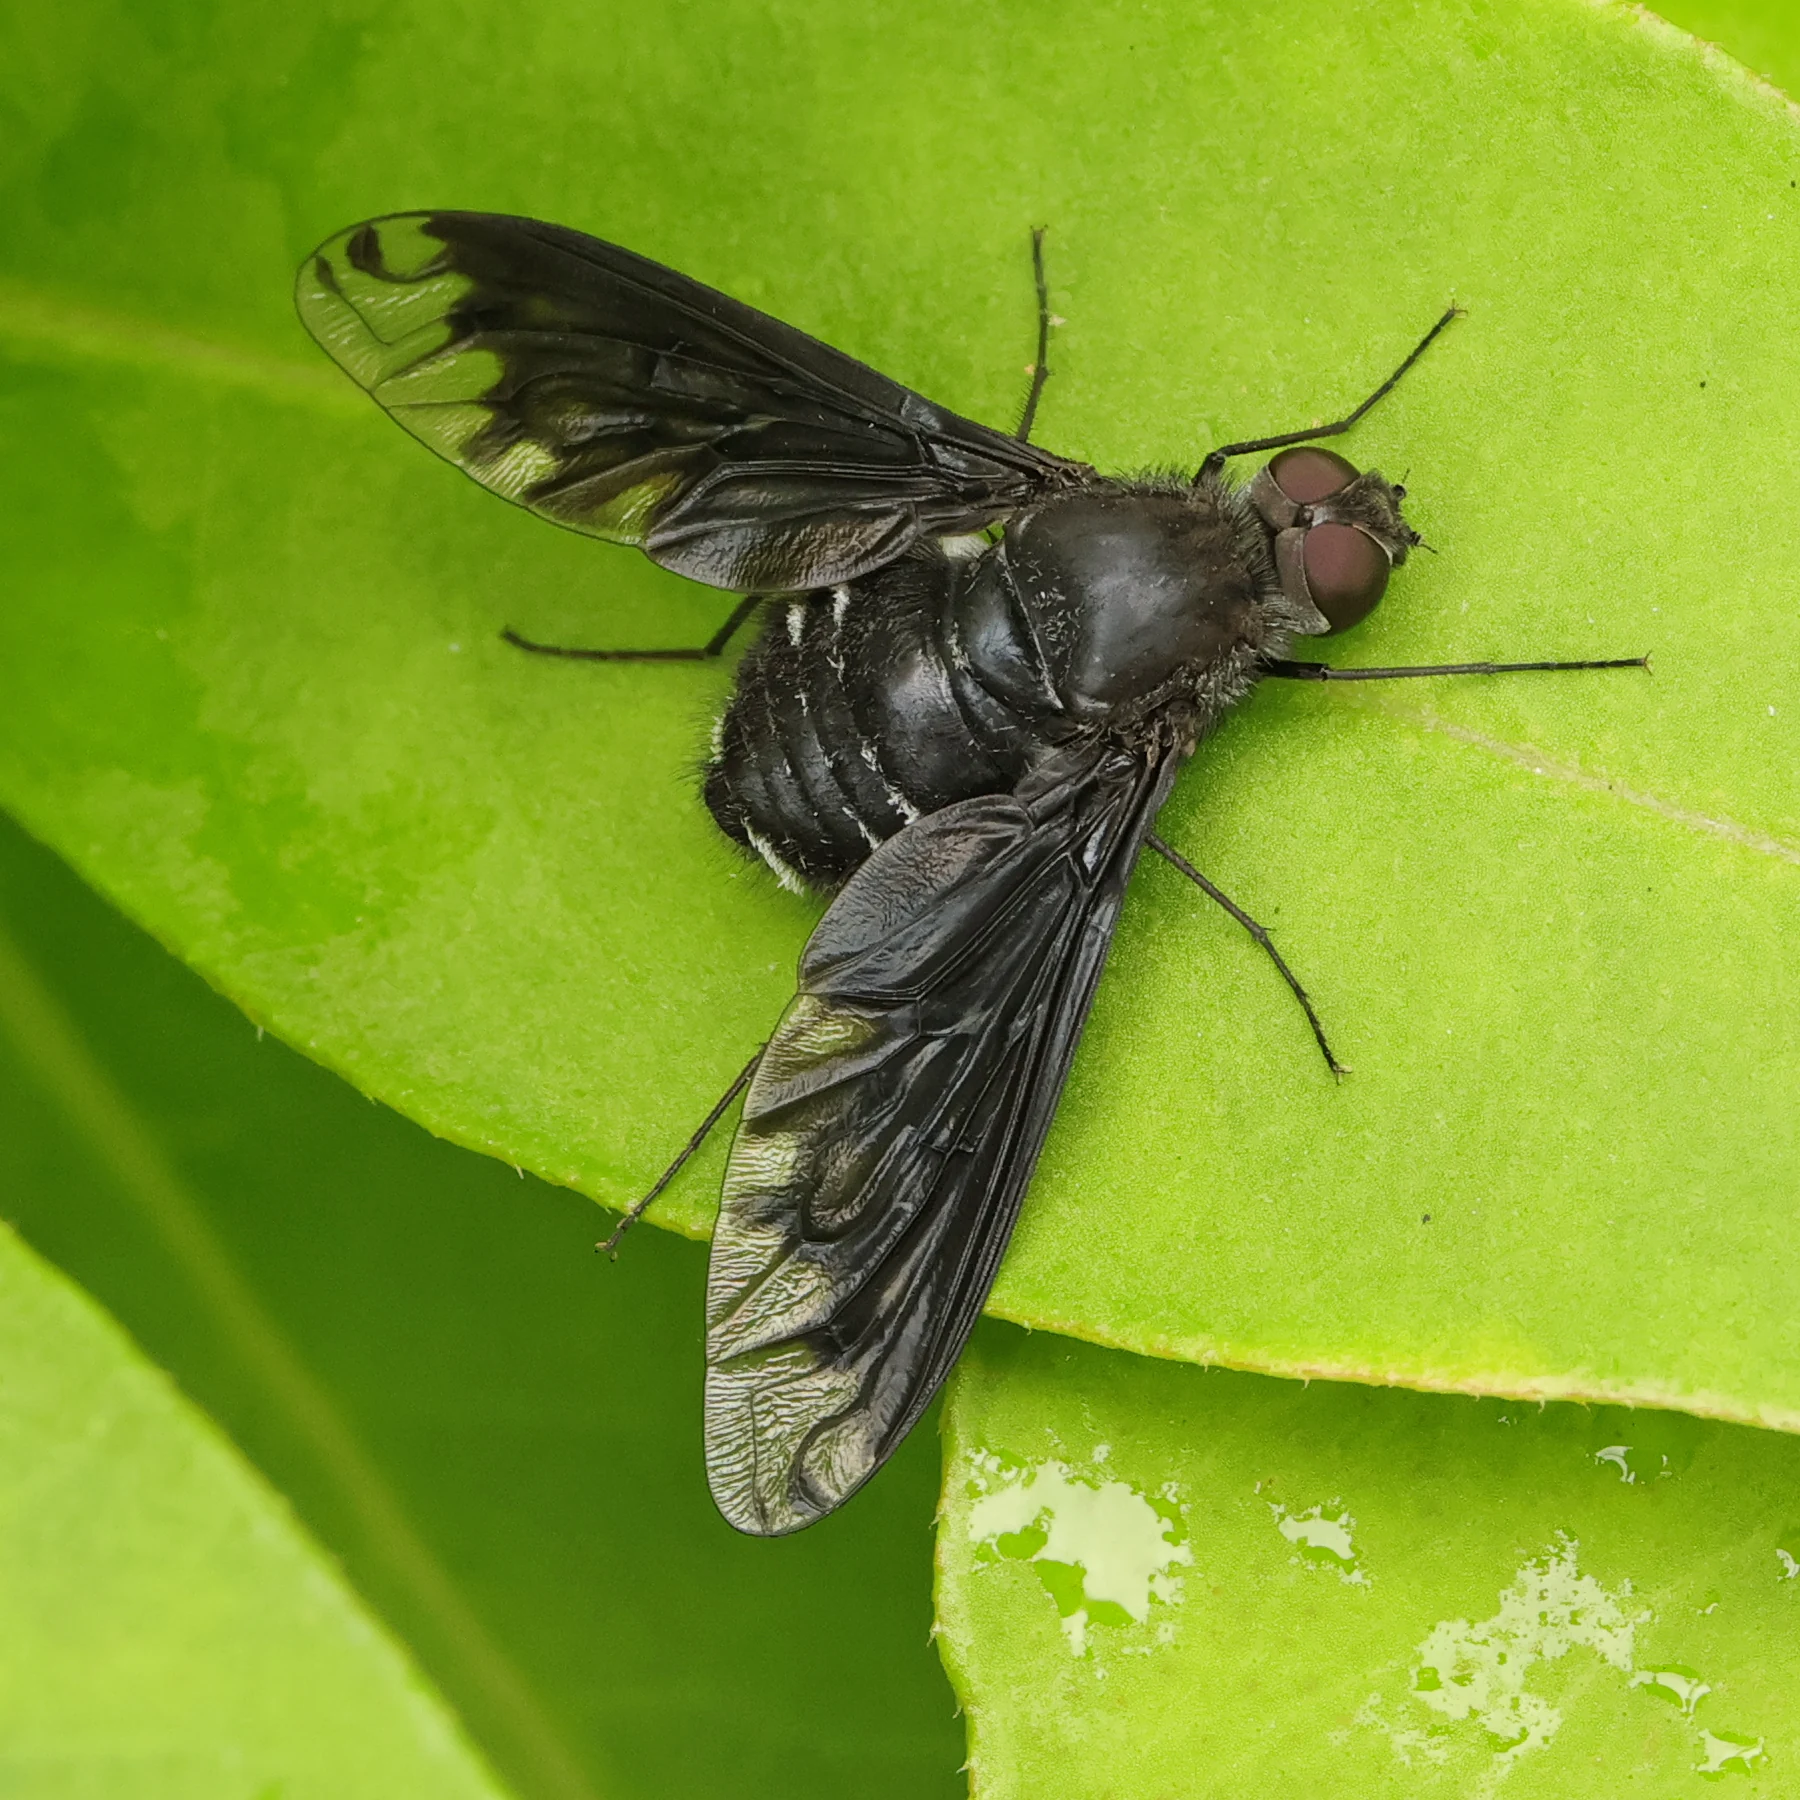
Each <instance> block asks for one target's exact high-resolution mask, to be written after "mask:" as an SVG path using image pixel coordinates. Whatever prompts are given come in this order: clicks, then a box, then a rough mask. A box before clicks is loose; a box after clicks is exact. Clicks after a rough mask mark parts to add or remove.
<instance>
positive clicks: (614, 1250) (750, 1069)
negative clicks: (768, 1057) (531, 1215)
mask: <svg viewBox="0 0 1800 1800" xmlns="http://www.w3.org/2000/svg"><path fill="white" fill-rule="evenodd" d="M767 1048H768V1045H767V1044H764V1045H763V1046H762V1047H761V1048H760V1049H758V1051H757V1052H756V1054H755V1055H754V1056H753V1057H751V1059H750V1060H749V1061H748V1062H747V1063H745V1064H744V1067H743V1069H742V1071H741V1072H740V1073H739V1075H738V1077H737V1079H736V1080H735V1081H733V1082H732V1084H731V1086H730V1087H728V1088H727V1089H726V1090H725V1091H724V1093H722V1094H721V1095H720V1096H719V1099H718V1103H717V1105H715V1106H714V1107H713V1109H712V1111H711V1112H709V1113H708V1114H707V1115H706V1117H705V1118H704V1119H702V1120H701V1121H700V1129H699V1130H698V1131H696V1132H695V1133H694V1135H693V1136H692V1137H691V1138H689V1139H688V1141H687V1142H686V1143H685V1144H683V1145H682V1147H681V1149H680V1151H679V1153H678V1154H677V1155H676V1158H675V1160H674V1161H673V1162H672V1163H670V1164H669V1166H668V1167H667V1168H666V1169H664V1170H663V1172H662V1173H661V1174H660V1175H659V1176H657V1178H656V1185H655V1186H654V1187H653V1188H652V1189H651V1190H650V1191H649V1193H647V1194H646V1195H645V1196H644V1197H643V1199H641V1200H640V1201H638V1203H637V1204H636V1205H635V1206H634V1207H632V1209H631V1211H630V1212H628V1213H627V1214H626V1215H625V1216H624V1218H622V1219H621V1220H620V1221H619V1223H618V1224H617V1226H615V1227H614V1229H613V1234H612V1236H611V1237H609V1238H608V1239H607V1240H606V1241H605V1242H604V1243H601V1244H596V1245H595V1246H594V1248H595V1249H596V1250H604V1251H605V1252H606V1254H607V1255H608V1256H610V1257H612V1258H613V1259H614V1260H615V1261H617V1259H618V1255H619V1240H620V1239H621V1238H622V1237H624V1235H625V1234H626V1232H628V1231H629V1230H630V1229H631V1228H632V1226H634V1225H635V1224H636V1223H637V1222H638V1220H639V1219H641V1218H642V1217H643V1216H644V1214H645V1213H647V1212H648V1211H649V1210H650V1208H651V1207H652V1206H653V1205H654V1204H655V1203H656V1201H657V1200H658V1199H659V1198H660V1197H661V1195H662V1191H663V1189H664V1188H666V1187H667V1186H668V1185H669V1183H670V1182H671V1181H673V1180H674V1179H675V1177H676V1176H677V1175H679V1174H680V1173H681V1171H682V1170H683V1169H684V1168H686V1166H687V1164H688V1162H689V1161H690V1160H691V1159H692V1157H693V1156H694V1154H695V1152H697V1151H698V1150H699V1148H700V1146H701V1145H702V1144H704V1143H705V1142H706V1140H707V1138H708V1137H709V1136H710V1135H711V1133H712V1128H713V1127H714V1126H715V1125H716V1124H718V1122H719V1121H720V1120H721V1119H722V1118H724V1116H725V1109H726V1107H728V1106H729V1105H730V1104H731V1103H732V1101H734V1100H735V1099H736V1098H737V1097H738V1095H739V1094H741V1093H742V1092H743V1091H744V1089H745V1088H747V1087H748V1086H749V1085H750V1077H751V1076H752V1075H754V1074H755V1073H756V1065H757V1064H758V1063H759V1062H761V1061H762V1053H763V1051H764V1050H766V1049H767Z"/></svg>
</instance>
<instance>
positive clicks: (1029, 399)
mask: <svg viewBox="0 0 1800 1800" xmlns="http://www.w3.org/2000/svg"><path fill="white" fill-rule="evenodd" d="M1031 273H1032V275H1033V277H1034V278H1035V279H1036V281H1037V312H1038V339H1037V361H1036V362H1034V363H1033V364H1032V365H1031V392H1030V393H1029V394H1027V395H1026V397H1025V413H1024V416H1023V417H1022V418H1021V419H1020V420H1019V429H1018V431H1017V432H1016V433H1015V434H1014V435H1015V436H1017V438H1018V440H1019V442H1020V443H1021V444H1028V443H1030V442H1031V427H1032V424H1033V423H1034V421H1035V420H1036V418H1037V409H1038V399H1039V396H1040V395H1042V393H1043V391H1044V383H1045V382H1046V381H1048V380H1049V379H1050V361H1049V358H1050V283H1049V282H1048V281H1047V280H1046V279H1045V276H1044V227H1043V226H1042V225H1034V226H1033V227H1032V230H1031ZM1058 322H1059V323H1060V321H1058Z"/></svg>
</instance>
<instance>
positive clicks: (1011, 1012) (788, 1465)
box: [706, 746, 1178, 1536]
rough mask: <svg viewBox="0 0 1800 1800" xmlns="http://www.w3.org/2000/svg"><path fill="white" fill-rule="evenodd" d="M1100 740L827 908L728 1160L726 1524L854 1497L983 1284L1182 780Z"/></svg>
mask: <svg viewBox="0 0 1800 1800" xmlns="http://www.w3.org/2000/svg"><path fill="white" fill-rule="evenodd" d="M1177 760H1178V758H1177V757H1176V755H1175V754H1173V753H1170V754H1169V755H1167V756H1165V757H1163V758H1161V759H1160V760H1159V761H1155V762H1151V763H1146V762H1145V761H1144V760H1143V759H1142V758H1141V757H1136V756H1132V755H1129V754H1127V753H1125V752H1123V751H1110V750H1096V749H1095V748H1093V747H1092V746H1088V747H1084V748H1081V749H1079V750H1074V751H1070V752H1065V753H1062V754H1061V755H1059V757H1057V758H1056V759H1053V760H1052V761H1051V762H1050V763H1048V764H1046V765H1045V766H1044V768H1043V769H1042V770H1041V771H1040V772H1039V774H1038V775H1036V776H1034V777H1033V778H1031V779H1030V780H1028V781H1027V782H1026V783H1025V784H1024V785H1023V786H1021V787H1020V788H1019V790H1018V791H1017V792H1016V793H1013V794H1010V795H993V796H984V797H982V798H979V799H974V800H965V801H962V802H959V803H958V804H957V805H954V806H949V807H946V808H944V809H943V810H942V811H941V812H935V813H931V814H928V815H927V816H926V817H924V818H922V819H919V820H917V821H916V822H915V823H913V824H911V825H909V826H907V828H906V829H905V830H904V831H902V832H900V833H899V834H898V835H897V836H895V837H893V838H890V839H889V840H888V841H887V842H886V843H884V844H883V845H882V846H881V848H880V849H878V850H877V851H876V852H875V853H874V854H873V855H872V856H871V857H870V858H869V860H868V861H867V862H866V863H864V864H863V866H862V867H861V868H860V869H859V870H858V871H857V873H856V874H855V875H854V876H853V877H852V878H851V880H850V882H849V884H848V886H846V887H845V888H844V889H843V891H842V892H841V893H840V894H839V895H838V897H837V899H836V900H835V901H834V902H833V903H832V906H831V909H830V911H829V912H827V913H826V915H825V917H824V918H823V919H822V920H821V921H820V923H819V927H818V929H817V930H816V931H815V932H814V933H813V936H812V941H811V942H810V943H809V944H808V945H807V947H806V952H805V955H804V956H803V957H802V959H801V963H800V990H799V993H798V994H797V995H796V996H795V998H794V1000H793V1003H792V1004H791V1005H790V1006H789V1008H788V1010H787V1013H786V1015H785V1016H784V1017H783V1019H782V1021H781V1024H780V1026H779V1027H778V1028H777V1030H776V1032H775V1035H774V1037H773V1038H772V1039H771V1040H770V1043H769V1047H768V1049H767V1050H766V1051H764V1053H763V1057H762V1060H761V1062H760V1064H759V1065H758V1067H757V1071H756V1076H755V1079H754V1080H753V1081H752V1082H751V1084H750V1092H749V1097H748V1099H747V1100H746V1102H745V1106H744V1117H743V1123H742V1124H741V1125H740V1127H739V1129H738V1134H737V1137H736V1140H735V1141H734V1143H733V1144H732V1148H731V1161H730V1164H729V1167H728V1168H727V1171H726V1175H725V1188H724V1194H723V1197H722V1200H721V1202H720V1210H719V1222H718V1226H717V1228H716V1230H715V1232H714V1235H713V1245H712V1266H711V1271H710V1273H709V1276H708V1280H707V1349H706V1357H707V1365H708V1366H707V1377H706V1460H707V1474H708V1479H709V1480H710V1482H711V1485H712V1491H713V1497H714V1499H715V1500H717V1501H718V1504H719V1509H720V1511H722V1512H723V1513H724V1515H725V1517H726V1518H727V1519H728V1520H729V1521H730V1522H731V1523H732V1524H733V1525H735V1526H737V1528H738V1529H739V1530H740V1531H746V1532H752V1533H754V1534H756V1535H758V1536H779V1535H781V1534H783V1533H785V1532H790V1531H797V1530H799V1529H800V1528H801V1527H802V1526H805V1525H810V1524H811V1523H812V1522H813V1521H814V1520H815V1519H818V1518H820V1517H822V1516H823V1515H824V1514H825V1513H828V1512H830V1511H831V1510H832V1508H833V1507H835V1506H837V1505H839V1504H840V1503H841V1502H842V1501H844V1500H845V1499H847V1498H848V1497H849V1495H851V1494H852V1493H854V1492H855V1490H856V1489H857V1488H859V1487H860V1486H861V1485H862V1484H863V1483H864V1482H865V1481H867V1480H868V1478H869V1477H870V1476H871V1475H872V1474H873V1473H874V1472H875V1470H876V1469H878V1468H879V1467H880V1466H881V1464H882V1463H883V1462H884V1461H885V1460H886V1458H887V1457H888V1455H889V1454H890V1453H891V1452H892V1451H893V1449H894V1447H895V1446H896V1445H897V1444H898V1443H899V1442H900V1440H901V1438H902V1437H904V1436H905V1434H906V1431H907V1429H908V1428H909V1427H910V1426H911V1425H912V1423H913V1421H914V1420H915V1419H917V1417H918V1416H919V1414H920V1412H921V1411H922V1410H923V1409H924V1407H925V1405H926V1403H927V1402H928V1401H929V1400H930V1399H931V1396H932V1395H933V1393H935V1392H936V1391H937V1388H938V1385H939V1384H940V1383H941V1382H942V1381H943V1379H944V1377H945V1375H947V1374H948V1373H949V1370H950V1366H951V1364H952V1363H954V1362H955V1360H956V1357H957V1355H958V1353H959V1352H960V1351H961V1349H962V1347H963V1343H964V1341H965V1340H966V1339H967V1337H968V1335H969V1333H970V1331H971V1330H972V1329H973V1328H974V1324H975V1320H976V1317H977V1315H978V1314H979V1312H980V1310H981V1305H982V1302H983V1301H984V1300H985V1299H986V1297H987V1292H988V1289H989V1288H990V1287H991V1286H992V1285H993V1280H994V1274H995V1271H996V1270H997V1268H998V1267H999V1263H1000V1256H1001V1252H1002V1251H1003V1250H1004V1249H1005V1248H1006V1241H1007V1239H1008V1237H1009V1236H1010V1235H1011V1233H1012V1227H1013V1221H1014V1219H1015V1218H1016V1217H1017V1216H1018V1211H1019V1203H1020V1201H1021V1199H1022V1198H1023V1196H1024V1193H1025V1187H1026V1183H1027V1182H1028V1181H1029V1180H1030V1178H1031V1171H1032V1168H1033V1166H1034V1165H1035V1164H1036V1162H1037V1158H1038V1152H1039V1150H1040V1149H1041V1148H1042V1145H1043V1142H1044V1134H1045V1132H1046V1131H1048V1129H1049V1126H1050V1119H1051V1115H1052V1114H1053V1112H1054V1111H1055V1109H1056V1102H1057V1098H1058V1096H1059V1094H1060V1092H1061V1090H1062V1085H1063V1079H1064V1077H1065V1076H1066V1075H1067V1073H1068V1070H1069V1062H1070V1059H1071V1057H1072V1056H1073V1055H1074V1051H1075V1044H1076V1041H1077V1039H1078V1038H1079V1037H1080V1035H1081V1028H1082V1025H1083V1023H1084V1021H1085V1020H1086V1018H1087V1013H1088V1007H1089V1005H1090V1003H1091V1002H1092V999H1093V994H1094V986H1095V983H1096V982H1097V981H1098V980H1099V977H1100V970H1101V966H1102V965H1103V964H1104V962H1105V960H1106V953H1107V949H1108V946H1109V945H1110V944H1111V942H1112V935H1113V930H1114V927H1115V925H1116V924H1117V922H1118V916H1119V907H1120V904H1121V902H1122V901H1123V899H1124V894H1125V884H1126V881H1127V879H1128V877H1129V876H1130V873H1131V866H1132V863H1133V861H1134V860H1135V859H1136V856H1137V852H1138V850H1139V847H1140V846H1141V845H1142V843H1143V840H1144V837H1145V836H1146V834H1147V833H1148V832H1149V830H1150V828H1151V824H1152V821H1153V820H1154V818H1155V816H1156V810H1157V808H1158V807H1159V806H1160V805H1161V804H1162V800H1163V796H1164V795H1165V794H1166V793H1167V791H1168V787H1169V783H1170V781H1171V780H1173V778H1174V773H1175V768H1176V763H1177Z"/></svg>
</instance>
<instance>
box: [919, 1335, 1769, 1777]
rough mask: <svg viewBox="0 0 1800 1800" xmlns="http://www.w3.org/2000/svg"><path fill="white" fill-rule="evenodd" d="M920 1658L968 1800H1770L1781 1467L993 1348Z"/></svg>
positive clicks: (1687, 1447)
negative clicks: (1045, 1799) (957, 1734)
mask: <svg viewBox="0 0 1800 1800" xmlns="http://www.w3.org/2000/svg"><path fill="white" fill-rule="evenodd" d="M945 1423H946V1437H947V1442H948V1446H949V1459H948V1466H947V1470H946V1501H945V1511H944V1520H943V1525H942V1528H941V1533H940V1539H939V1582H938V1607H939V1617H940V1621H941V1624H942V1635H941V1636H940V1639H939V1644H940V1647H941V1648H942V1650H943V1652H944V1656H945V1660H946V1662H947V1663H948V1665H949V1667H950V1669H951V1671H952V1675H953V1678H954V1680H955V1682H956V1685H957V1688H958V1690H959V1692H960V1694H961V1696H962V1700H963V1706H964V1709H965V1711H966V1712H967V1714H968V1718H969V1729H970V1742H971V1757H970V1768H971V1772H972V1774H973V1777H974V1787H975V1792H976V1793H977V1794H979V1795H980V1796H981V1800H1011V1797H1012V1796H1015V1795H1017V1796H1026V1795H1030V1796H1037V1795H1043V1794H1054V1795H1056V1796H1057V1800H1101V1797H1102V1796H1109V1797H1110V1796H1120V1795H1131V1796H1148V1795H1153V1794H1209V1795H1210V1794H1253V1793H1267V1794H1280V1795H1282V1796H1283V1800H1290V1797H1291V1800H1313V1797H1314V1796H1320V1797H1330V1796H1337V1795H1344V1794H1353V1795H1355V1796H1357V1800H1387V1797H1389V1796H1391V1797H1392V1800H1416V1797H1424V1796H1443V1797H1445V1800H1448V1797H1450V1796H1464V1795H1466V1796H1470V1797H1473V1796H1485V1795H1492V1794H1495V1793H1505V1794H1506V1795H1507V1796H1508V1800H1540V1797H1550V1796H1555V1797H1558V1800H1587V1797H1588V1796H1591V1795H1594V1794H1600V1793H1608V1794H1613V1793H1626V1792H1633V1793H1635V1792H1638V1791H1640V1790H1641V1791H1644V1792H1651V1791H1654V1792H1655V1793H1657V1794H1661V1795H1669V1796H1675V1795H1683V1794H1692V1795H1699V1794H1703V1793H1704V1792H1706V1786H1705V1783H1706V1780H1707V1779H1708V1778H1709V1777H1710V1778H1712V1779H1722V1778H1724V1777H1726V1776H1729V1775H1734V1774H1735V1775H1750V1776H1755V1777H1760V1778H1764V1779H1762V1780H1760V1781H1759V1782H1758V1784H1757V1788H1756V1790H1754V1791H1768V1792H1785V1791H1787V1788H1788V1785H1789V1784H1790V1783H1791V1781H1792V1775H1791V1771H1792V1769H1793V1768H1794V1767H1795V1766H1796V1762H1797V1760H1800V1718H1797V1717H1796V1714H1795V1710H1794V1706H1793V1699H1792V1696H1793V1691H1794V1683H1795V1681H1796V1679H1797V1678H1800V1656H1797V1654H1796V1650H1795V1643H1796V1639H1795V1632H1794V1622H1795V1609H1796V1607H1800V1581H1796V1579H1795V1577H1796V1575H1797V1574H1800V1510H1797V1509H1796V1503H1795V1493H1796V1488H1797V1486H1800V1444H1796V1443H1795V1441H1794V1440H1793V1439H1792V1438H1791V1437H1788V1436H1784V1435H1780V1434H1777V1433H1772V1432H1759V1431H1754V1430H1751V1429H1747V1428H1745V1427H1742V1426H1733V1425H1722V1424H1717V1423H1714V1422H1710V1421H1705V1420H1699V1419H1694V1418H1691V1417H1688V1416H1686V1415H1683V1414H1680V1413H1667V1412H1652V1411H1638V1412H1633V1411H1630V1410H1627V1409H1625V1408H1623V1407H1599V1408H1593V1409H1589V1408H1586V1407H1574V1406H1563V1405H1553V1406H1549V1407H1544V1408H1539V1407H1536V1406H1532V1405H1530V1404H1520V1403H1518V1402H1516V1401H1515V1402H1507V1401H1501V1400H1493V1399H1487V1400H1477V1401H1470V1400H1466V1399H1460V1398H1451V1397H1446V1396H1440V1395H1423V1394H1408V1393H1402V1392H1398V1391H1395V1390H1385V1391H1383V1390H1375V1389H1369V1388H1356V1387H1348V1386H1341V1385H1337V1384H1333V1383H1325V1382H1320V1383H1315V1384H1313V1385H1311V1386H1306V1387H1303V1386H1301V1385H1300V1384H1298V1383H1296V1382H1285V1381H1274V1380H1270V1379H1268V1378H1267V1377H1262V1376H1250V1375H1239V1374H1233V1373H1227V1372H1224V1371H1206V1370H1200V1369H1192V1368H1182V1367H1179V1366H1175V1365H1171V1364H1168V1363H1156V1362H1151V1361H1147V1360H1145V1359H1142V1358H1136V1357H1126V1356H1121V1355H1119V1354H1117V1353H1116V1352H1112V1351H1106V1350H1100V1349H1095V1348H1093V1347H1091V1346H1088V1345H1081V1344H1071V1343H1068V1342H1067V1341H1059V1340H1058V1339H1055V1338H1052V1337H1047V1336H1030V1337H1028V1336H1026V1335H1025V1334H1023V1333H1020V1332H1017V1331H1014V1330H1011V1329H1009V1328H1007V1327H1005V1326H998V1325H995V1326H988V1327H984V1329H983V1331H982V1332H981V1333H980V1334H979V1336H978V1338H977V1341H976V1345H975V1347H974V1349H973V1350H972V1351H970V1352H969V1353H968V1354H967V1355H966V1356H965V1357H964V1360H963V1365H962V1368H961V1370H960V1371H959V1373H958V1375H957V1376H956V1378H955V1382H954V1385H953V1389H952V1395H951V1401H950V1404H949V1406H948V1407H947V1409H946V1413H945Z"/></svg>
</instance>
